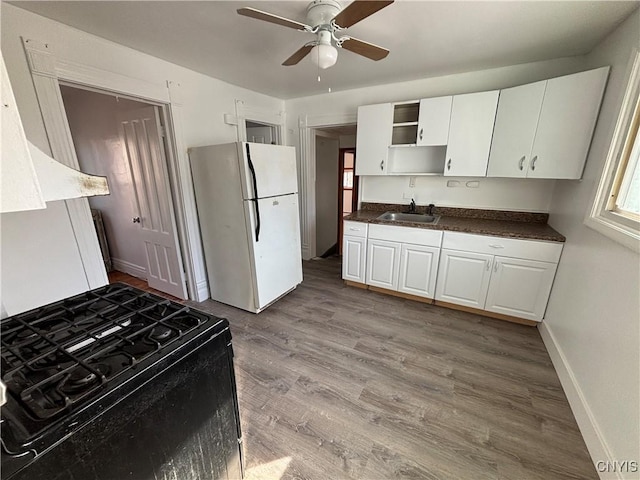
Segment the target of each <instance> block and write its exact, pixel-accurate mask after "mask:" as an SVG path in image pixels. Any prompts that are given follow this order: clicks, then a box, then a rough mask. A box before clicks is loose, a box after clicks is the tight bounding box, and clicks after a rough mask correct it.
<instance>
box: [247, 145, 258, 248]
mask: <svg viewBox="0 0 640 480" xmlns="http://www.w3.org/2000/svg"><path fill="white" fill-rule="evenodd" d="M246 147H247V163H248V164H249V171H250V172H251V178H252V180H253V195H254V198H253V199H252V201H253V202H254V205H255V206H256V243H258V241H259V239H260V205H258V180H257V178H256V170H255V168H254V167H253V162H252V161H251V150H250V149H249V144H248V143H247V144H246Z"/></svg>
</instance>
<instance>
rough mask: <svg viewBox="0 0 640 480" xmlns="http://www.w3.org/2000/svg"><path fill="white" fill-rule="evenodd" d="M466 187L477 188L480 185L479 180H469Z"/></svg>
mask: <svg viewBox="0 0 640 480" xmlns="http://www.w3.org/2000/svg"><path fill="white" fill-rule="evenodd" d="M466 185H467V188H478V187H479V186H480V182H479V181H477V180H471V181H470V182H467V183H466Z"/></svg>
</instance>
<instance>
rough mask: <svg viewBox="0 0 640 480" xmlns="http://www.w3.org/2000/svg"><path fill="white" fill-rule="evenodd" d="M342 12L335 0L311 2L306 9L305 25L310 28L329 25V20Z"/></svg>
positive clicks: (315, 0)
mask: <svg viewBox="0 0 640 480" xmlns="http://www.w3.org/2000/svg"><path fill="white" fill-rule="evenodd" d="M340 10H342V6H341V5H340V3H338V2H336V1H335V0H313V2H311V3H310V4H309V6H308V7H307V23H308V24H309V25H311V26H312V27H314V28H315V27H319V26H322V25H327V26H329V25H331V20H333V17H335V16H336V15H337V14H338V13H340Z"/></svg>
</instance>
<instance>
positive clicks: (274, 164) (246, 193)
mask: <svg viewBox="0 0 640 480" xmlns="http://www.w3.org/2000/svg"><path fill="white" fill-rule="evenodd" d="M238 149H239V151H238V157H239V161H240V175H241V176H242V197H243V198H244V199H245V200H247V199H251V198H268V197H275V196H278V195H286V194H288V193H297V192H298V177H297V174H296V150H295V148H294V147H285V146H282V145H267V144H263V143H248V142H241V143H238Z"/></svg>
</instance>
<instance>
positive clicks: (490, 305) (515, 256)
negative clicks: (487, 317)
mask: <svg viewBox="0 0 640 480" xmlns="http://www.w3.org/2000/svg"><path fill="white" fill-rule="evenodd" d="M442 246H443V249H442V255H441V257H442V258H441V259H440V267H439V270H438V284H437V287H436V300H439V301H442V302H448V303H454V304H457V305H463V306H466V307H472V308H477V309H480V310H487V311H489V312H495V313H500V314H503V315H509V316H512V317H518V318H524V319H526V320H535V321H541V320H542V318H543V317H544V312H545V310H546V307H547V301H548V300H549V294H550V293H551V286H552V284H553V279H554V277H555V273H556V269H557V266H558V261H559V259H560V254H561V252H562V244H561V243H554V242H542V241H534V240H519V239H512V238H499V237H490V236H484V235H471V234H465V233H457V232H445V234H444V237H443V241H442ZM447 247H448V248H447ZM494 252H495V253H500V254H501V255H496V254H495V253H494Z"/></svg>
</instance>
